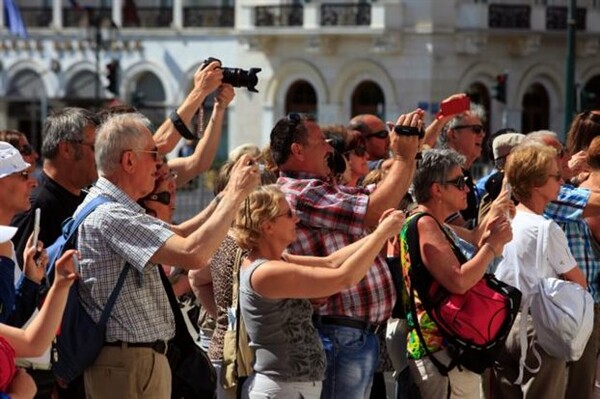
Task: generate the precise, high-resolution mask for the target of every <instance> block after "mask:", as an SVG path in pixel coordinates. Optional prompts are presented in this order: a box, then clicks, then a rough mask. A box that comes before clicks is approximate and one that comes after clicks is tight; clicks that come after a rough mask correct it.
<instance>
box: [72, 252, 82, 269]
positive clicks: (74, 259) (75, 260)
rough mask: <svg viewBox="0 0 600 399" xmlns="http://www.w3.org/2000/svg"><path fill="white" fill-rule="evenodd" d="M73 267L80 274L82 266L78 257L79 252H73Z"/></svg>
mask: <svg viewBox="0 0 600 399" xmlns="http://www.w3.org/2000/svg"><path fill="white" fill-rule="evenodd" d="M73 267H74V269H75V273H77V274H79V271H80V270H81V266H80V265H79V258H78V257H77V253H74V254H73Z"/></svg>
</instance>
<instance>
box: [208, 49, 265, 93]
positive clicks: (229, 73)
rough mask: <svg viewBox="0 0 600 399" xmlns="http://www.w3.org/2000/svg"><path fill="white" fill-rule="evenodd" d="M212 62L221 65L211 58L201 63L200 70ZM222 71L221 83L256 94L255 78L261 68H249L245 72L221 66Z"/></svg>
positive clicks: (219, 61)
mask: <svg viewBox="0 0 600 399" xmlns="http://www.w3.org/2000/svg"><path fill="white" fill-rule="evenodd" d="M213 61H217V62H218V63H219V64H221V65H222V63H221V60H219V59H217V58H213V57H208V58H207V59H206V60H204V62H203V64H204V65H203V66H202V69H204V68H205V67H206V66H207V65H208V64H210V63H211V62H213ZM221 69H222V70H223V83H227V84H230V85H232V86H233V87H245V88H247V89H248V91H251V92H253V93H258V90H256V84H257V83H258V76H256V75H257V74H258V73H259V72H260V71H261V70H262V69H261V68H250V70H249V71H246V70H245V69H242V68H227V67H224V66H222V67H221Z"/></svg>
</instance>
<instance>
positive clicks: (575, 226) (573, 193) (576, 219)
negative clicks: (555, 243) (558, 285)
mask: <svg viewBox="0 0 600 399" xmlns="http://www.w3.org/2000/svg"><path fill="white" fill-rule="evenodd" d="M589 198H590V191H589V190H586V189H582V188H575V187H573V186H569V185H563V186H562V187H561V189H560V192H559V194H558V199H557V200H556V201H553V202H551V203H550V204H549V205H548V206H547V207H546V209H545V210H544V216H546V217H547V218H551V219H553V220H554V221H555V222H557V223H558V224H559V225H560V227H562V229H563V230H564V231H565V234H566V236H567V241H568V242H569V249H570V250H571V253H572V254H573V257H574V258H575V260H576V261H577V265H578V266H579V267H580V268H581V270H583V273H584V274H585V276H586V279H587V283H588V287H589V288H588V289H589V291H590V293H591V294H592V296H593V297H594V302H596V303H600V286H599V285H598V279H599V277H600V276H599V274H600V259H598V257H597V256H596V255H595V254H594V251H593V249H592V245H591V240H593V239H594V237H593V236H592V233H591V231H590V229H589V227H588V224H587V223H586V222H585V220H584V219H583V209H584V208H585V206H586V205H587V203H588V201H589Z"/></svg>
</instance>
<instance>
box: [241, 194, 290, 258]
mask: <svg viewBox="0 0 600 399" xmlns="http://www.w3.org/2000/svg"><path fill="white" fill-rule="evenodd" d="M282 199H285V195H284V194H283V192H282V191H281V189H280V188H279V186H277V185H276V184H269V185H268V186H261V187H258V188H257V189H256V190H254V191H253V192H252V193H251V194H250V195H249V196H248V198H246V200H245V201H244V203H243V204H242V205H241V206H240V209H238V213H237V216H236V218H235V227H234V230H235V240H236V242H237V244H238V246H239V247H240V248H243V249H247V250H248V251H251V250H253V249H254V248H256V246H257V245H258V241H259V240H260V237H261V234H262V231H261V227H262V224H263V223H264V222H267V221H269V220H271V219H273V218H274V217H275V216H277V215H278V214H279V213H280V211H281V209H280V206H279V202H280V201H281V200H282Z"/></svg>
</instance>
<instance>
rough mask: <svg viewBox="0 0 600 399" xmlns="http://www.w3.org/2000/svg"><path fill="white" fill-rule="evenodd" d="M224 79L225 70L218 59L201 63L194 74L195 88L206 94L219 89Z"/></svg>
mask: <svg viewBox="0 0 600 399" xmlns="http://www.w3.org/2000/svg"><path fill="white" fill-rule="evenodd" d="M222 81H223V70H222V69H221V64H220V63H219V62H218V61H213V62H211V63H210V64H208V65H204V64H203V65H201V66H200V67H199V68H198V70H196V73H195V74H194V89H195V90H198V91H201V92H203V93H204V94H205V95H208V94H210V93H212V92H213V91H215V90H217V88H218V87H219V86H220V85H221V83H222Z"/></svg>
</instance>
